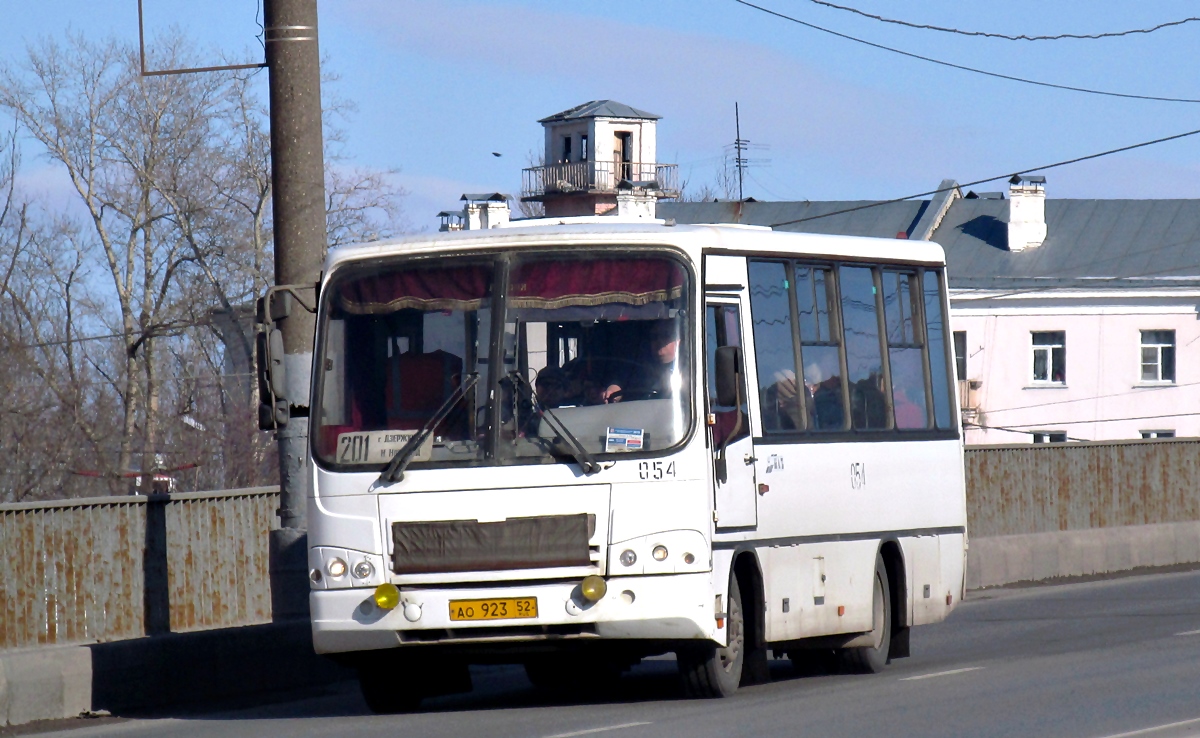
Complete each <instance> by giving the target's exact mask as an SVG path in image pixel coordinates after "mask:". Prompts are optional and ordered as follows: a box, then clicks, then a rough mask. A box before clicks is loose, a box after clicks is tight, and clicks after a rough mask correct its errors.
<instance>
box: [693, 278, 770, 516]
mask: <svg viewBox="0 0 1200 738" xmlns="http://www.w3.org/2000/svg"><path fill="white" fill-rule="evenodd" d="M741 326H742V324H741V315H740V309H739V305H738V301H737V300H736V299H729V300H719V299H709V301H708V303H707V305H706V308H705V311H704V332H705V342H704V343H705V354H706V357H707V361H706V363H705V366H706V372H705V374H706V375H707V387H708V420H709V425H708V429H709V433H711V436H710V446H709V447H710V449H711V450H712V462H713V463H712V468H713V489H714V491H715V497H716V499H715V504H716V518H717V527H718V528H753V527H755V526H757V525H758V494H757V489H756V487H755V483H754V466H755V465H754V460H755V459H754V444H753V441H752V440H751V435H750V415H749V413H748V401H747V396H746V372H745V357H743V359H742V371H741V373H740V374H739V377H738V381H739V382H740V387H739V392H738V395H739V397H740V398H741V407H737V406H734V405H730V406H726V405H720V404H718V401H717V384H716V382H717V379H716V355H717V349H718V348H719V347H722V346H737V347H738V348H739V349H742V348H743V346H744V343H743V342H742V330H741ZM743 350H744V349H743Z"/></svg>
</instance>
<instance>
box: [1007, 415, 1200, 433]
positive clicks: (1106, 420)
mask: <svg viewBox="0 0 1200 738" xmlns="http://www.w3.org/2000/svg"><path fill="white" fill-rule="evenodd" d="M985 412H986V411H985ZM1195 416H1196V413H1194V412H1191V413H1163V414H1161V415H1137V416H1130V417H1126V418H1096V419H1094V420H1055V421H1053V422H1049V423H1010V424H1008V425H1007V426H1006V428H1005V429H1009V428H1053V427H1055V426H1059V425H1088V424H1091V423H1122V422H1126V421H1130V420H1158V419H1159V418H1193V417H1195Z"/></svg>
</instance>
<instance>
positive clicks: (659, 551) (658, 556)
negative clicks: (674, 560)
mask: <svg viewBox="0 0 1200 738" xmlns="http://www.w3.org/2000/svg"><path fill="white" fill-rule="evenodd" d="M650 555H651V556H653V557H654V560H655V561H665V560H666V558H667V547H666V546H655V547H654V550H653V551H651V552H650Z"/></svg>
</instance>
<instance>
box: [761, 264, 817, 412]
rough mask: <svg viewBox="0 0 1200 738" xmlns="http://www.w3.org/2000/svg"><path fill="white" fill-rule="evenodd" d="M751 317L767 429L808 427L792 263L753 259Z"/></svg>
mask: <svg viewBox="0 0 1200 738" xmlns="http://www.w3.org/2000/svg"><path fill="white" fill-rule="evenodd" d="M749 270H750V317H751V322H752V324H753V326H754V356H755V363H756V364H757V366H758V401H759V406H760V407H761V408H762V419H763V430H764V431H765V432H767V433H774V432H779V431H793V430H799V429H801V428H804V426H805V423H804V417H803V416H802V415H801V412H802V411H801V407H800V393H799V387H800V384H799V382H797V380H796V346H795V338H794V335H795V334H794V330H793V328H792V308H791V295H790V292H791V282H790V280H789V278H788V264H787V263H785V262H775V261H751V262H750V265H749Z"/></svg>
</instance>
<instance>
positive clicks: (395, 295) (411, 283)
mask: <svg viewBox="0 0 1200 738" xmlns="http://www.w3.org/2000/svg"><path fill="white" fill-rule="evenodd" d="M491 281H492V270H491V268H490V267H487V266H462V267H446V268H440V269H411V270H406V271H402V272H391V273H387V274H380V275H377V276H371V277H362V278H360V279H356V280H354V281H352V282H348V283H346V284H343V285H342V286H341V288H340V289H339V291H338V306H339V307H341V308H342V309H343V310H345V311H346V312H348V313H352V314H354V315H379V314H384V313H393V312H396V311H397V310H403V309H405V308H416V309H417V310H425V311H431V310H478V309H479V307H480V305H482V303H483V301H484V299H485V298H487V297H488V295H489V293H490V288H491Z"/></svg>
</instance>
